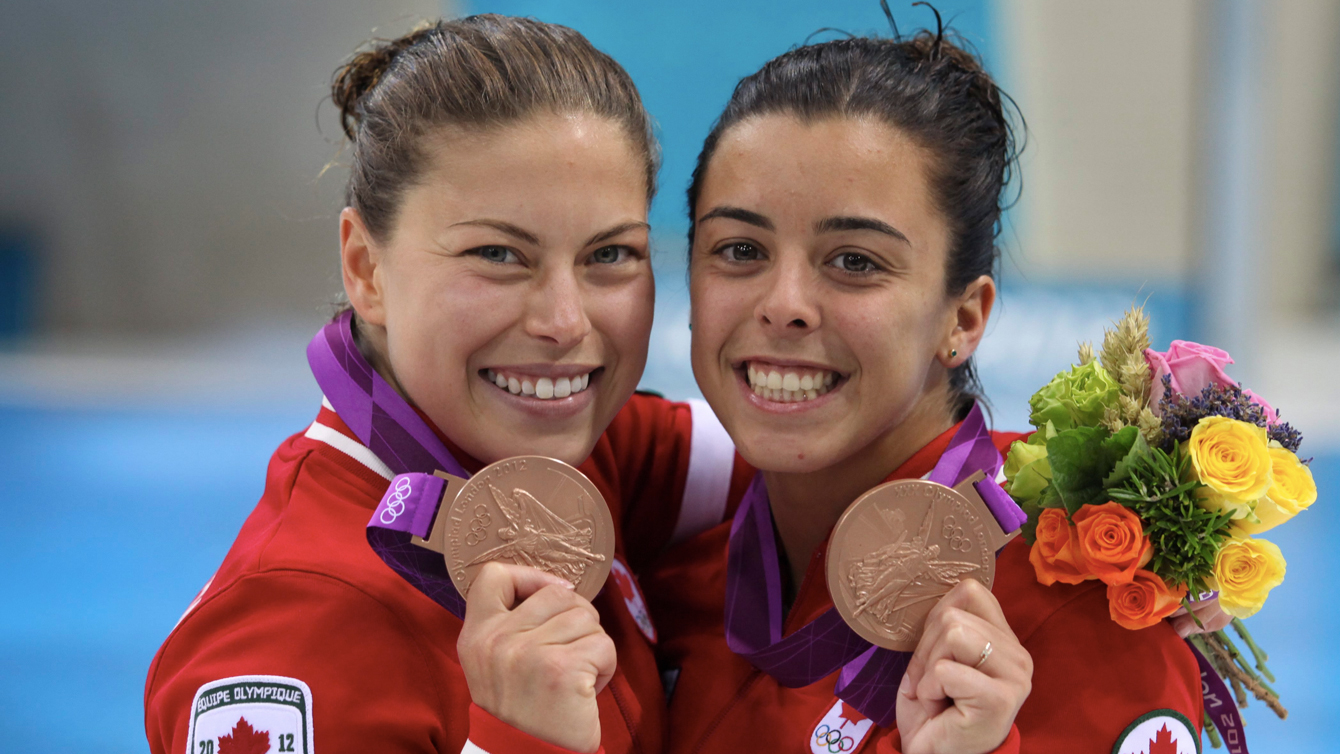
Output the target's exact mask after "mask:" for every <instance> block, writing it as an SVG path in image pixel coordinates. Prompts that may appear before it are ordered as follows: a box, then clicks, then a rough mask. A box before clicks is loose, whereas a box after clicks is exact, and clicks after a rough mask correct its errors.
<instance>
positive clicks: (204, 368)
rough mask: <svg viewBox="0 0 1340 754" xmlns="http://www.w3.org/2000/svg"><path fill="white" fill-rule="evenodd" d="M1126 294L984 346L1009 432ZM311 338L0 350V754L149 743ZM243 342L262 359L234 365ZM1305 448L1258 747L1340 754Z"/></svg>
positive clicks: (674, 296) (1270, 640) (664, 312)
mask: <svg viewBox="0 0 1340 754" xmlns="http://www.w3.org/2000/svg"><path fill="white" fill-rule="evenodd" d="M662 283H663V288H664V289H666V290H668V293H667V292H666V290H663V295H662V300H661V301H660V302H659V303H658V324H657V330H656V333H655V335H654V337H653V358H652V360H651V364H650V365H649V369H648V373H647V377H646V380H645V381H644V384H645V386H647V387H650V388H655V389H659V390H661V391H662V392H664V393H666V394H668V395H670V396H671V397H685V396H686V394H687V393H690V392H692V390H693V387H692V382H691V380H692V376H691V375H690V374H688V373H687V367H686V366H685V364H686V363H687V359H686V358H685V355H686V354H685V349H686V348H687V345H688V334H689V333H688V330H687V328H685V327H684V321H685V320H684V319H683V317H684V315H685V311H686V307H687V302H686V301H685V300H684V297H683V295H682V292H680V291H679V290H678V289H677V288H676V283H675V282H674V278H671V279H670V280H665V279H664V278H663V279H662ZM679 288H682V286H679ZM1034 300H1036V299H1034ZM1127 300H1129V297H1127V298H1126V299H1122V300H1121V301H1117V299H1116V298H1112V299H1111V300H1108V299H1104V298H1102V297H1101V296H1100V297H1098V298H1096V299H1094V300H1093V301H1091V302H1090V303H1088V304H1085V305H1084V307H1083V310H1084V311H1090V312H1091V313H1092V312H1093V311H1098V312H1101V316H1099V315H1093V316H1089V315H1083V316H1081V315H1079V314H1076V311H1077V310H1075V308H1074V306H1072V307H1071V308H1070V309H1063V312H1062V313H1063V314H1064V315H1065V316H1060V317H1057V316H1053V315H1054V314H1055V311H1056V309H1055V307H1053V308H1052V309H1051V310H1049V311H1051V312H1052V314H1049V316H1048V317H1047V318H1045V321H1043V318H1036V317H1030V316H1029V314H1028V313H1029V312H1032V311H1036V310H1037V309H1038V307H1037V306H1036V305H1034V304H1027V303H1022V302H1017V303H1015V304H1013V305H1011V306H1009V307H1007V308H1006V309H1005V310H1004V314H1003V315H1002V319H1003V320H1004V321H1003V323H1002V324H1000V325H999V326H997V327H996V328H993V331H992V335H991V336H990V337H989V339H988V346H989V347H985V348H984V351H983V353H982V363H983V372H984V374H985V375H986V376H987V378H988V379H987V388H988V392H989V394H990V395H991V396H992V398H993V403H994V404H995V407H996V410H995V417H996V424H997V426H999V427H1001V428H1004V429H1010V428H1022V427H1023V417H1024V413H1023V409H1022V408H1021V407H1022V405H1023V400H1024V399H1025V398H1026V397H1027V391H1028V390H1029V389H1032V388H1036V387H1037V386H1038V385H1040V384H1041V383H1040V380H1045V379H1046V377H1047V376H1050V374H1051V373H1054V372H1055V371H1056V370H1058V369H1060V368H1063V367H1064V366H1065V365H1066V363H1067V362H1068V360H1069V358H1070V354H1071V353H1072V352H1073V347H1072V346H1071V345H1070V344H1072V343H1073V342H1074V340H1075V339H1077V338H1078V337H1091V338H1092V337H1099V336H1100V334H1101V333H1100V331H1096V330H1100V326H1101V324H1102V322H1103V320H1104V319H1105V318H1109V317H1112V316H1117V315H1119V314H1120V308H1121V306H1123V305H1124V304H1125V302H1126V301H1127ZM1113 302H1116V304H1115V306H1113ZM1168 316H1172V315H1168ZM1047 328H1050V329H1047ZM306 337H307V333H306V332H298V331H296V330H295V331H291V332H282V333H280V334H278V335H275V334H273V333H271V334H270V335H267V336H265V337H264V338H262V339H261V340H260V341H256V340H248V339H247V338H240V339H233V340H226V341H224V342H222V344H218V343H216V344H212V345H205V346H192V347H191V348H188V349H186V352H185V355H181V353H180V351H181V349H178V351H176V352H173V353H177V354H178V355H176V356H171V357H159V356H154V355H152V354H149V355H145V354H140V355H138V356H136V355H133V349H130V350H129V351H128V350H127V349H125V348H112V347H104V348H103V350H101V351H98V352H97V353H95V354H93V355H89V353H88V352H87V351H88V349H83V351H82V352H80V353H73V352H75V351H80V349H77V348H76V349H66V350H64V351H63V350H61V349H48V350H45V351H44V350H41V349H37V350H30V351H29V352H27V353H24V354H9V355H4V354H0V437H3V438H4V441H3V444H2V445H0V449H2V452H0V500H3V501H4V505H5V513H6V524H5V525H4V526H3V527H0V574H3V577H2V578H0V605H3V606H4V609H3V611H2V612H0V709H4V710H5V712H4V713H3V714H0V752H33V751H44V752H81V753H82V752H89V751H99V752H144V751H146V750H147V746H146V743H145V738H144V730H143V710H142V699H143V690H144V679H145V674H146V671H147V668H148V665H149V662H150V660H151V659H152V657H153V654H154V652H155V650H156V649H157V647H158V645H159V644H160V642H161V641H162V640H163V639H164V637H166V635H167V633H168V632H169V631H170V630H171V628H172V626H173V624H174V623H175V622H176V620H177V618H178V616H179V615H180V614H181V612H182V611H183V610H184V609H185V607H186V605H187V604H188V603H189V602H190V600H191V598H192V597H193V596H194V595H195V593H196V592H197V590H199V589H200V588H201V586H202V585H203V584H204V583H205V581H206V580H207V579H208V578H209V577H210V575H211V574H212V573H213V571H214V569H215V567H216V566H217V565H218V563H219V562H220V560H221V559H222V558H223V555H224V553H225V552H226V551H227V548H228V546H229V544H230V543H231V541H232V539H233V537H234V536H235V535H236V533H237V530H238V528H239V527H240V526H241V524H242V521H243V520H244V519H245V517H246V516H247V514H248V513H249V512H250V510H251V509H252V507H253V506H254V505H255V503H256V500H257V498H258V496H259V495H260V492H261V487H262V483H263V478H264V469H265V465H266V463H267V461H268V459H269V456H270V454H271V452H272V450H273V449H274V447H275V446H276V445H277V444H278V443H279V442H280V441H281V440H283V438H285V437H286V436H288V435H289V434H292V433H294V432H299V431H302V430H304V429H305V427H306V425H307V424H308V423H309V422H310V421H311V420H312V418H313V416H314V415H315V411H316V407H317V401H318V400H319V395H318V393H317V392H316V388H315V386H314V385H313V384H311V382H310V378H308V377H307V376H306V371H305V365H304V363H303V356H302V346H303V345H304V343H305V339H306ZM1162 337H1164V338H1165V341H1164V342H1166V337H1167V335H1163V336H1162ZM1156 340H1158V337H1157V336H1156ZM261 341H263V342H261ZM1040 343H1041V344H1050V345H1046V346H1045V347H1041V346H1039V345H1038V344H1040ZM1030 344H1031V345H1030ZM1058 344H1059V345H1058ZM1053 345H1055V347H1053ZM1029 349H1032V350H1029ZM1039 349H1040V350H1039ZM169 350H170V349H169ZM240 352H246V353H248V354H250V357H249V358H250V360H249V361H246V360H240V359H237V358H233V354H236V353H240ZM124 353H132V356H129V357H126V356H117V355H116V354H124ZM155 353H156V352H155ZM99 354H101V355H99ZM243 361H246V363H242V362H243ZM1011 364H1013V368H1010V365H1011ZM1039 375H1042V377H1039ZM132 383H133V384H132ZM187 383H190V384H189V385H187V387H183V385H184V384H187ZM187 388H190V389H187ZM174 390H175V392H174ZM192 390H193V391H194V392H192ZM1266 394H1267V395H1268V396H1270V394H1269V393H1266ZM1270 397H1271V398H1272V399H1275V400H1277V404H1276V405H1281V401H1280V400H1278V399H1277V397H1276V396H1270ZM1282 403H1283V408H1284V409H1285V410H1286V411H1291V413H1292V414H1293V415H1303V414H1311V413H1315V412H1313V411H1312V410H1311V407H1308V406H1299V405H1292V404H1290V403H1288V402H1282ZM1328 410H1329V409H1328ZM1323 413H1324V412H1323ZM1309 418H1311V417H1309ZM1313 426H1316V424H1315V420H1313V421H1309V422H1305V423H1304V430H1305V431H1307V429H1308V428H1309V427H1313ZM1322 434H1324V433H1322ZM1304 451H1305V455H1306V454H1315V455H1316V460H1315V461H1314V462H1313V465H1312V469H1313V472H1314V474H1315V475H1316V479H1317V484H1318V487H1319V488H1320V489H1321V491H1322V497H1321V500H1320V501H1319V502H1318V503H1317V504H1316V505H1315V506H1314V507H1313V508H1312V509H1311V510H1309V511H1308V512H1307V513H1305V514H1303V516H1301V517H1300V519H1299V520H1298V521H1297V522H1296V523H1293V524H1290V525H1287V526H1285V527H1283V528H1281V529H1279V530H1276V531H1275V532H1272V534H1271V535H1270V536H1269V538H1270V539H1272V540H1274V541H1275V542H1277V543H1278V544H1279V545H1280V547H1281V548H1282V549H1283V550H1284V553H1285V555H1286V557H1287V558H1288V561H1289V576H1288V578H1287V580H1286V581H1285V583H1284V585H1283V586H1281V587H1279V588H1278V589H1276V590H1275V591H1274V592H1273V593H1272V595H1271V598H1270V602H1269V604H1268V606H1267V609H1266V610H1265V611H1264V612H1263V613H1262V614H1260V615H1259V616H1257V617H1255V618H1252V619H1251V620H1250V621H1249V625H1250V627H1251V628H1252V630H1253V631H1254V632H1255V634H1256V636H1257V637H1258V639H1259V640H1260V642H1261V644H1262V645H1263V646H1264V647H1266V648H1267V650H1269V651H1270V652H1271V656H1272V662H1271V666H1272V668H1273V670H1274V671H1275V673H1276V675H1277V676H1278V679H1279V683H1278V688H1280V689H1282V691H1283V693H1284V703H1285V704H1286V706H1288V707H1289V709H1290V711H1291V716H1290V719H1289V720H1288V721H1287V722H1280V721H1278V720H1276V719H1275V718H1274V717H1273V715H1272V714H1271V713H1270V712H1269V711H1268V710H1265V709H1264V707H1261V706H1260V705H1253V706H1252V708H1251V709H1250V710H1249V711H1248V712H1247V713H1246V717H1247V720H1248V735H1249V741H1250V743H1251V748H1252V751H1253V752H1257V753H1258V754H1274V753H1282V752H1290V753H1292V754H1296V753H1298V752H1324V751H1332V750H1334V747H1333V745H1332V744H1331V735H1328V727H1329V722H1330V720H1331V716H1330V714H1329V713H1327V712H1325V708H1326V706H1327V705H1328V704H1329V701H1330V699H1331V697H1332V696H1333V692H1334V691H1335V690H1336V689H1337V684H1336V680H1335V678H1336V674H1337V673H1338V672H1340V663H1338V662H1337V660H1336V656H1335V653H1334V652H1332V651H1331V650H1330V649H1329V648H1330V647H1332V646H1333V642H1332V641H1331V640H1330V639H1328V638H1327V637H1328V636H1329V632H1330V630H1331V629H1332V628H1333V626H1334V623H1335V616H1336V614H1337V612H1336V609H1335V604H1336V601H1337V599H1340V587H1337V585H1336V581H1335V574H1337V573H1340V548H1337V547H1335V546H1332V545H1331V544H1328V543H1329V542H1331V541H1332V538H1333V537H1334V538H1336V539H1337V540H1340V519H1338V518H1337V515H1336V512H1335V505H1334V502H1333V500H1334V497H1335V495H1336V491H1337V490H1340V445H1337V444H1335V443H1334V442H1332V441H1330V440H1327V441H1325V442H1312V441H1311V440H1309V442H1308V443H1307V444H1305V445H1304ZM1082 682H1083V679H1077V683H1079V684H1082ZM1095 750H1096V749H1095ZM1104 751H1106V749H1104Z"/></svg>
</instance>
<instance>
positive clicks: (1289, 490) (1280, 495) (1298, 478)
mask: <svg viewBox="0 0 1340 754" xmlns="http://www.w3.org/2000/svg"><path fill="white" fill-rule="evenodd" d="M1270 478H1271V481H1272V483H1271V485H1270V491H1269V492H1267V493H1266V496H1265V497H1263V498H1261V499H1260V500H1259V501H1258V502H1257V504H1256V518H1257V519H1258V522H1252V521H1249V520H1242V521H1237V522H1235V523H1234V528H1235V530H1236V531H1237V532H1239V533H1241V534H1260V533H1261V532H1263V531H1266V530H1268V529H1273V528H1275V527H1276V526H1279V525H1280V524H1282V523H1284V522H1285V521H1288V520H1289V519H1291V518H1293V517H1294V516H1295V515H1297V514H1298V513H1299V512H1300V511H1303V510H1306V509H1307V507H1308V506H1310V505H1312V504H1313V503H1315V502H1316V501H1317V483H1316V482H1314V481H1313V480H1312V471H1311V470H1310V469H1308V467H1306V466H1304V465H1303V464H1302V462H1300V461H1299V460H1298V456H1296V455H1294V454H1293V453H1290V452H1289V451H1288V450H1286V449H1284V448H1282V447H1276V444H1273V443H1272V444H1271V447H1270Z"/></svg>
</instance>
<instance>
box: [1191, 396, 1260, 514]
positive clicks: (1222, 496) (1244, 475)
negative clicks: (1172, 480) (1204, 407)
mask: <svg viewBox="0 0 1340 754" xmlns="http://www.w3.org/2000/svg"><path fill="white" fill-rule="evenodd" d="M1186 451H1187V454H1188V455H1189V456H1191V468H1192V471H1193V472H1194V473H1195V475H1196V479H1198V480H1200V481H1201V482H1202V483H1204V484H1205V485H1206V486H1205V487H1204V488H1202V489H1201V490H1200V496H1201V505H1202V506H1203V507H1205V508H1207V509H1209V510H1213V511H1221V512H1229V513H1232V515H1233V518H1251V517H1252V510H1253V509H1254V508H1255V507H1256V501H1257V500H1259V499H1261V498H1262V497H1264V496H1265V494H1266V492H1267V491H1268V490H1269V489H1270V482H1271V477H1270V466H1271V459H1270V446H1269V439H1268V438H1267V437H1266V430H1265V427H1258V426H1256V425H1255V424H1248V423H1247V422H1241V421H1238V420H1236V419H1229V418H1228V417H1224V416H1207V417H1205V418H1204V419H1201V420H1200V421H1199V422H1197V423H1196V426H1195V427H1194V428H1192V430H1191V439H1190V440H1188V441H1187V444H1186Z"/></svg>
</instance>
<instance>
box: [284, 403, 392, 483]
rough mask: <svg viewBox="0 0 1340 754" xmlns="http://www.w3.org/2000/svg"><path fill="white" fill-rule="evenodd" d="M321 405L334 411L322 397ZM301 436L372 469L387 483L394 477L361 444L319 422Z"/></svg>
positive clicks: (389, 469)
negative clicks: (322, 443) (325, 445)
mask: <svg viewBox="0 0 1340 754" xmlns="http://www.w3.org/2000/svg"><path fill="white" fill-rule="evenodd" d="M321 405H322V406H325V407H326V408H328V409H330V410H331V411H334V410H335V407H334V406H332V405H330V401H328V400H326V397H325V396H324V395H323V396H321ZM303 436H304V437H310V438H311V439H313V440H316V441H317V442H324V443H325V444H327V445H329V446H330V447H332V448H334V449H336V450H338V451H340V452H341V453H343V454H345V455H347V456H349V457H350V458H352V459H354V460H355V461H358V462H359V463H361V464H363V465H364V466H366V467H368V468H369V469H372V470H373V471H374V472H376V473H377V474H378V475H379V476H383V477H386V480H387V481H390V480H391V479H392V478H394V477H395V472H393V471H391V468H390V467H389V466H387V465H386V464H384V463H382V459H380V458H378V457H377V454H376V453H373V452H372V451H371V450H369V449H368V447H367V446H366V445H364V444H363V443H361V442H359V441H357V440H353V439H350V438H349V437H348V436H347V435H344V434H341V433H340V432H339V431H338V430H335V429H333V428H331V427H327V426H326V425H324V424H321V423H319V422H312V426H310V427H308V428H307V431H306V432H304V433H303Z"/></svg>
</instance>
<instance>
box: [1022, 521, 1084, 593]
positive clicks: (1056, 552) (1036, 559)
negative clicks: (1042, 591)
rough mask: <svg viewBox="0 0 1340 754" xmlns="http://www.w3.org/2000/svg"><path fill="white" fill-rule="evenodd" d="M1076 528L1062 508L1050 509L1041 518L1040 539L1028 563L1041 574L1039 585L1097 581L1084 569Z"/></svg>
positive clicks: (1029, 555) (1035, 543) (1030, 554)
mask: <svg viewBox="0 0 1340 754" xmlns="http://www.w3.org/2000/svg"><path fill="white" fill-rule="evenodd" d="M1077 539H1078V537H1077V536H1076V534H1075V527H1073V526H1071V525H1070V522H1069V521H1067V520H1066V517H1065V511H1063V510H1061V509H1060V508H1046V509H1044V510H1043V511H1042V515H1040V516H1038V538H1037V541H1036V542H1034V543H1033V549H1032V550H1031V551H1030V552H1029V553H1028V562H1030V563H1032V564H1033V570H1034V571H1036V572H1037V574H1038V582H1039V583H1041V584H1042V585H1043V586H1051V585H1052V584H1055V583H1056V582H1058V581H1059V582H1061V583H1062V584H1078V583H1080V582H1081V581H1085V580H1087V579H1091V578H1093V576H1092V575H1091V574H1090V573H1089V571H1088V569H1086V568H1085V567H1084V558H1083V557H1082V556H1080V554H1079V548H1078V547H1077V546H1076V541H1077Z"/></svg>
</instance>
